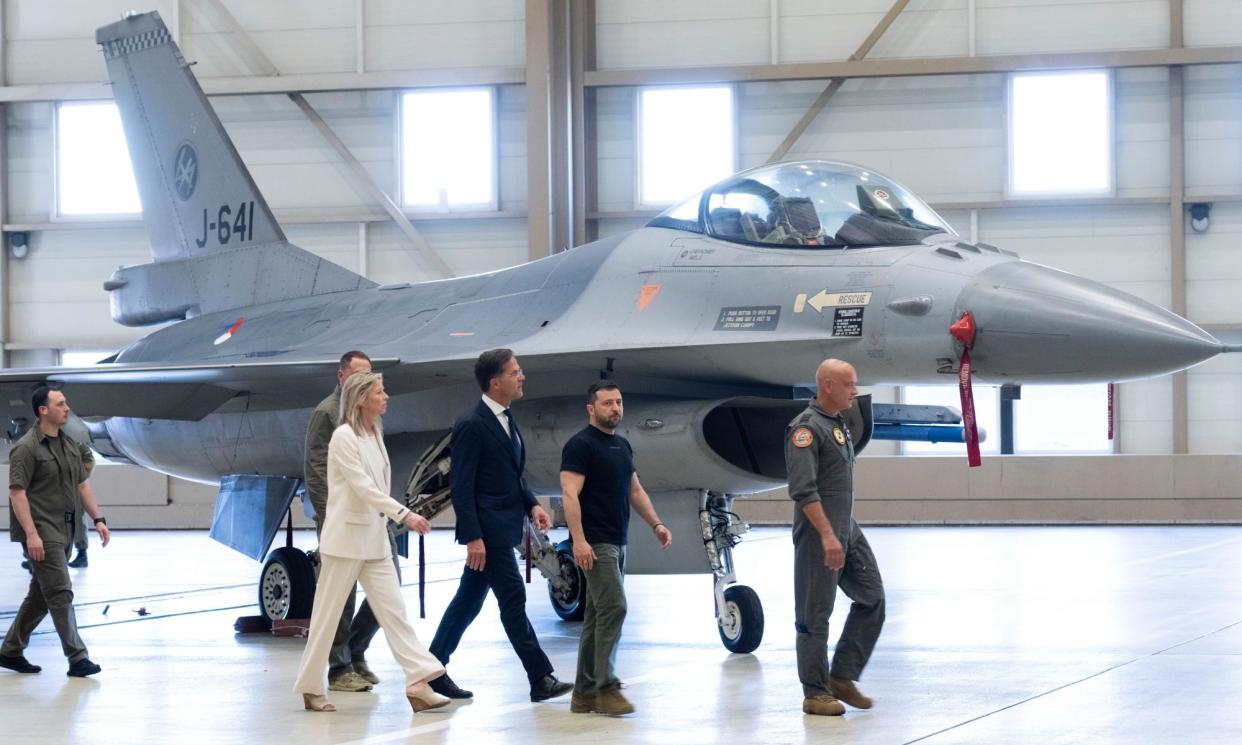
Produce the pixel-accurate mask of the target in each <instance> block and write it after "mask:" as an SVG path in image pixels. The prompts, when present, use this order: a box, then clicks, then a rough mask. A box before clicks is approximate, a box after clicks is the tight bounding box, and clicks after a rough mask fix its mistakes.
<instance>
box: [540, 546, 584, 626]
mask: <svg viewBox="0 0 1242 745" xmlns="http://www.w3.org/2000/svg"><path fill="white" fill-rule="evenodd" d="M556 558H558V559H560V562H561V572H562V574H567V575H568V576H569V578H570V587H571V589H570V592H569V593H568V595H562V594H561V593H559V592H557V590H556V588H555V587H554V586H553V585H552V582H551V581H550V580H549V581H548V599H549V600H551V601H552V610H554V611H556V615H558V616H560V618H561V620H562V621H581V620H582V619H583V617H585V616H586V575H585V574H583V573H582V570H581V569H579V568H578V566H577V565H576V564H574V549H573V545H572V544H571V543H570V542H569V541H561V542H560V543H558V544H556Z"/></svg>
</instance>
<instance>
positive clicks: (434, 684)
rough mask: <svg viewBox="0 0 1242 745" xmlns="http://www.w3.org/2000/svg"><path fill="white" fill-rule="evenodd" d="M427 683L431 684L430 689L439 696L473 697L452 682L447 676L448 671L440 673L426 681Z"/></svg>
mask: <svg viewBox="0 0 1242 745" xmlns="http://www.w3.org/2000/svg"><path fill="white" fill-rule="evenodd" d="M427 685H429V686H431V690H433V691H435V692H436V693H438V694H440V695H441V696H448V697H449V698H474V694H473V693H471V692H470V691H467V690H466V689H465V688H461V687H459V686H458V685H457V684H456V683H454V682H453V679H452V678H450V677H449V676H448V673H445V674H443V675H441V676H440V677H438V678H436V679H435V680H429V681H427Z"/></svg>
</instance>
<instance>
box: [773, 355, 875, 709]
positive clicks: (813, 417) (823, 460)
mask: <svg viewBox="0 0 1242 745" xmlns="http://www.w3.org/2000/svg"><path fill="white" fill-rule="evenodd" d="M815 384H816V388H817V393H816V396H815V398H814V399H813V400H812V401H811V404H810V406H808V407H807V409H806V411H804V412H802V413H801V414H799V415H798V416H797V417H795V418H794V420H793V421H792V422H790V423H789V426H788V427H787V428H786V430H785V465H786V468H787V469H788V472H789V497H790V499H792V500H794V502H796V503H797V505H798V506H797V509H795V510H794V527H793V541H794V626H795V628H796V629H797V632H798V638H797V646H796V649H797V655H798V677H799V678H800V679H801V681H802V693H803V697H804V698H803V701H802V711H803V712H805V713H807V714H818V715H822V716H837V715H840V714H844V713H845V707H844V706H842V705H841V701H844V702H845V703H847V704H849V705H850V706H853V707H855V708H859V709H870V708H871V703H872V702H871V699H870V698H868V697H866V696H864V695H863V694H862V693H861V692H860V691H859V690H858V688H857V687H856V686H855V685H854V681H856V680H858V679H859V677H861V676H862V671H863V667H865V666H866V664H867V660H868V659H869V658H870V657H871V652H872V650H873V649H875V643H876V640H877V639H879V637H880V628H881V627H882V626H883V625H884V583H883V582H882V581H881V579H880V570H879V568H878V567H877V566H876V563H875V556H874V555H873V554H872V553H871V546H869V545H868V544H867V539H866V537H864V536H863V533H862V529H861V528H859V527H858V523H856V522H854V515H853V512H854V442H853V440H852V439H850V431H849V428H848V427H847V426H846V424H845V419H844V417H843V413H844V412H845V410H847V409H849V408H850V406H851V404H852V402H853V399H854V396H856V395H858V375H857V373H856V372H855V371H854V367H853V365H850V364H849V363H848V362H843V361H841V360H834V359H828V360H824V361H823V362H822V363H820V366H819V369H818V370H816V372H815ZM838 586H839V587H840V588H841V589H842V590H843V591H845V594H846V595H847V596H849V598H850V600H852V601H853V603H852V604H851V605H850V613H849V616H848V617H847V618H846V619H845V629H844V630H843V631H842V632H841V638H840V640H839V641H838V642H837V650H836V654H835V655H834V656H833V659H832V669H831V673H829V667H828V619H829V617H830V616H831V615H832V606H833V602H834V601H835V600H836V597H837V587H838ZM838 699H839V700H838Z"/></svg>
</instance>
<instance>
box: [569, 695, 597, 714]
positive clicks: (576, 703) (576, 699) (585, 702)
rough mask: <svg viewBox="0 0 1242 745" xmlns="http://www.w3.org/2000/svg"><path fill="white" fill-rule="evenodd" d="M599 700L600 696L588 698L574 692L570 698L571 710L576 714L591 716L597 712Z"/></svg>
mask: <svg viewBox="0 0 1242 745" xmlns="http://www.w3.org/2000/svg"><path fill="white" fill-rule="evenodd" d="M597 699H598V696H587V695H586V694H583V693H578V692H577V691H574V692H573V695H571V696H570V697H569V710H570V711H571V712H573V713H574V714H590V713H591V712H593V711H595V707H596V703H597Z"/></svg>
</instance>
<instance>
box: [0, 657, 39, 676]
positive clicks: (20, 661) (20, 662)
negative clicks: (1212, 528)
mask: <svg viewBox="0 0 1242 745" xmlns="http://www.w3.org/2000/svg"><path fill="white" fill-rule="evenodd" d="M0 667H7V668H8V669H10V670H12V671H13V672H15V673H37V672H40V671H41V670H43V668H41V667H39V666H38V665H32V664H30V660H28V659H26V657H25V655H20V654H19V655H15V656H12V657H10V656H9V655H7V654H0Z"/></svg>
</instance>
